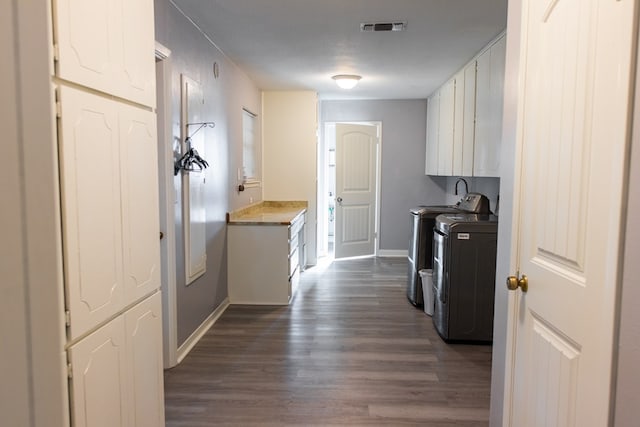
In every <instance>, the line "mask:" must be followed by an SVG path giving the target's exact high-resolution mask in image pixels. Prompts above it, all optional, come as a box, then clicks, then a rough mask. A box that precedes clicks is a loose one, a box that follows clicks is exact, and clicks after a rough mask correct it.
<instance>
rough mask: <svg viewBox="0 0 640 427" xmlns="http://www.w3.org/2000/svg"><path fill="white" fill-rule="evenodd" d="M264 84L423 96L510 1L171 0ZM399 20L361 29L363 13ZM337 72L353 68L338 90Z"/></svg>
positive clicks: (466, 55)
mask: <svg viewBox="0 0 640 427" xmlns="http://www.w3.org/2000/svg"><path fill="white" fill-rule="evenodd" d="M172 1H173V2H174V4H175V5H176V6H177V7H178V8H179V9H181V10H182V12H183V13H184V14H186V15H187V16H189V17H190V18H191V19H192V20H193V21H194V22H195V23H196V24H197V25H198V26H199V27H200V28H201V29H202V30H203V31H204V32H205V33H206V34H207V35H208V36H209V37H210V38H211V39H212V40H213V41H214V42H215V44H216V45H217V46H218V47H219V48H220V49H221V50H222V51H223V52H224V53H225V54H226V55H227V56H228V57H229V58H230V59H231V60H232V61H233V62H235V63H236V64H237V65H239V66H240V67H241V68H242V69H243V70H245V71H246V72H247V74H248V75H249V76H250V77H251V79H252V80H253V81H254V82H255V83H256V84H257V85H258V87H260V88H261V89H264V90H299V89H302V90H314V91H316V92H318V94H319V96H320V98H321V99H411V98H426V97H427V96H428V95H429V94H431V92H433V91H434V90H435V89H436V88H438V87H439V86H440V85H441V84H442V83H443V82H444V81H446V79H447V78H448V77H450V76H451V75H452V74H453V73H454V72H455V71H457V70H458V69H459V68H460V67H462V66H463V65H464V64H465V63H466V62H467V61H468V60H469V59H471V58H472V57H473V56H474V55H475V54H476V53H477V52H478V51H479V50H480V49H481V48H482V47H483V46H484V45H485V44H486V43H487V42H489V41H490V40H491V39H493V38H494V37H495V36H496V35H498V34H499V33H500V32H501V31H502V30H503V29H504V28H505V26H506V15H507V0H172ZM389 21H406V22H407V29H406V31H404V32H377V33H371V32H368V33H363V32H361V31H360V23H362V22H389ZM335 74H359V75H361V76H362V80H361V81H360V84H359V85H358V86H357V87H356V88H355V89H352V90H350V91H345V90H343V89H338V88H337V87H336V85H335V83H334V82H333V80H332V79H331V76H333V75H335Z"/></svg>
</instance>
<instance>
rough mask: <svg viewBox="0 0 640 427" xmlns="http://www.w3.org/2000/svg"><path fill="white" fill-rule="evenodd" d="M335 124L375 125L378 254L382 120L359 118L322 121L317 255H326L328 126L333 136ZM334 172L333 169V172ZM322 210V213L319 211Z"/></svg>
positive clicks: (377, 244)
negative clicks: (355, 119)
mask: <svg viewBox="0 0 640 427" xmlns="http://www.w3.org/2000/svg"><path fill="white" fill-rule="evenodd" d="M337 124H351V125H368V126H375V127H376V129H377V134H378V146H377V148H376V161H375V163H376V164H375V171H376V179H375V182H376V200H375V215H374V216H375V218H374V222H375V229H374V233H375V244H374V254H373V256H378V254H379V252H380V195H381V189H380V187H381V183H382V180H381V175H382V121H380V120H361V121H344V120H342V121H326V122H322V125H321V132H322V137H321V138H320V144H318V150H319V153H318V163H319V166H320V167H318V179H317V182H318V227H317V233H318V235H317V241H318V248H319V251H318V255H319V256H326V255H327V236H328V233H329V230H328V215H327V211H328V207H329V196H328V194H327V193H328V179H329V174H330V173H331V171H330V169H329V146H328V145H329V142H328V138H329V135H330V131H331V130H330V128H331V127H332V126H333V127H334V130H333V133H334V136H335V125H337ZM333 173H334V174H335V169H334V172H333ZM320 212H322V213H320Z"/></svg>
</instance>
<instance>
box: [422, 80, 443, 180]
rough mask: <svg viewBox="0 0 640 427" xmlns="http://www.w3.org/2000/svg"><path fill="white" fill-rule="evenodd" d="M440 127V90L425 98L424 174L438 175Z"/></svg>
mask: <svg viewBox="0 0 640 427" xmlns="http://www.w3.org/2000/svg"><path fill="white" fill-rule="evenodd" d="M439 128H440V91H438V92H436V93H434V94H433V95H431V96H430V97H429V98H428V99H427V151H426V158H425V174H426V175H438V142H439V141H438V133H439Z"/></svg>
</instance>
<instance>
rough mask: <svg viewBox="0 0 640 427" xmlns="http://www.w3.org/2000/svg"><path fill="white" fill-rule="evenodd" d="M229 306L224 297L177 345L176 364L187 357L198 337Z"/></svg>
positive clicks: (227, 300)
mask: <svg viewBox="0 0 640 427" xmlns="http://www.w3.org/2000/svg"><path fill="white" fill-rule="evenodd" d="M227 307H229V298H225V299H224V301H222V303H221V304H220V305H219V306H218V308H216V309H215V310H214V311H213V313H211V314H210V315H209V317H207V318H206V319H205V321H204V322H202V323H201V324H200V326H198V328H197V329H196V330H195V331H193V333H192V334H191V335H190V336H189V338H187V339H186V340H185V342H184V343H182V345H181V346H180V347H178V360H177V362H178V365H179V364H180V362H182V360H183V359H184V358H185V357H187V354H189V352H190V351H191V349H192V348H193V347H194V346H195V345H196V344H197V343H198V341H200V339H201V338H202V337H203V336H204V334H206V333H207V331H208V330H209V329H210V328H211V327H212V326H213V324H214V323H216V321H217V320H218V319H219V318H220V316H222V313H224V311H225V310H226V309H227Z"/></svg>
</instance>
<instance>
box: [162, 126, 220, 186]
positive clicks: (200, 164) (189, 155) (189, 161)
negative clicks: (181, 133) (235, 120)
mask: <svg viewBox="0 0 640 427" xmlns="http://www.w3.org/2000/svg"><path fill="white" fill-rule="evenodd" d="M197 125H200V126H199V127H198V129H196V130H195V131H194V132H193V133H192V134H191V135H189V136H188V137H187V138H186V139H185V140H184V142H185V144H186V145H187V151H186V152H185V153H184V154H183V155H182V157H180V159H179V160H178V161H177V162H176V163H175V165H174V167H173V175H178V172H180V171H181V170H182V171H185V172H202V171H203V170H205V169H206V168H208V167H209V162H207V161H206V160H205V159H203V158H202V157H200V154H198V151H197V150H196V149H195V148H193V147H192V146H191V138H192V137H193V136H194V135H195V134H196V133H198V132H199V131H200V130H201V129H202V128H204V127H209V128H213V127H215V125H216V124H215V123H213V122H202V123H187V129H189V126H197Z"/></svg>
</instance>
